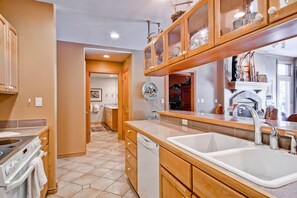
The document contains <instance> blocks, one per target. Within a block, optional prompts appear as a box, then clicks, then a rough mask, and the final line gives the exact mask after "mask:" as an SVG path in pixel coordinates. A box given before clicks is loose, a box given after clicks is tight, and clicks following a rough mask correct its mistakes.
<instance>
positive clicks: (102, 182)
mask: <svg viewBox="0 0 297 198" xmlns="http://www.w3.org/2000/svg"><path fill="white" fill-rule="evenodd" d="M114 182H115V181H114V180H111V179H106V178H103V177H102V178H100V179H98V180H96V181H95V182H93V183H92V184H91V187H92V188H95V189H98V190H102V191H104V190H105V189H106V188H108V187H109V186H110V185H111V184H113V183H114Z"/></svg>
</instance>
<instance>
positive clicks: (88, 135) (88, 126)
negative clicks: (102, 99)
mask: <svg viewBox="0 0 297 198" xmlns="http://www.w3.org/2000/svg"><path fill="white" fill-rule="evenodd" d="M90 104H91V99H90V72H88V71H87V72H86V143H87V144H88V143H90V142H91V117H90V116H91V113H90V111H91V109H90Z"/></svg>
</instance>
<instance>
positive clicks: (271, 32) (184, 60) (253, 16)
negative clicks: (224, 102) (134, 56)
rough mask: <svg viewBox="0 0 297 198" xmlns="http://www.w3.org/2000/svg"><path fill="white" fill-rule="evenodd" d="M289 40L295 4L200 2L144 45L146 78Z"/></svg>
mask: <svg viewBox="0 0 297 198" xmlns="http://www.w3.org/2000/svg"><path fill="white" fill-rule="evenodd" d="M293 36H297V0H236V1H234V0H200V1H198V2H197V3H196V4H195V5H194V6H193V7H192V8H191V9H190V10H189V11H187V12H186V13H184V14H183V15H182V16H181V17H180V18H179V19H177V20H176V21H175V22H174V23H173V24H172V25H171V26H169V27H168V28H167V30H165V31H164V32H163V33H162V34H159V35H158V36H157V37H156V38H154V39H153V41H152V42H151V43H150V44H149V45H147V47H146V48H145V50H144V53H145V75H152V76H154V75H155V76H164V75H167V74H170V73H172V72H177V71H181V70H184V69H188V68H193V67H196V66H199V65H203V64H206V63H209V62H213V61H217V60H221V59H223V58H226V57H230V56H233V55H236V54H240V53H243V52H246V51H249V50H252V49H255V48H259V47H262V46H264V45H268V44H271V43H274V42H277V41H280V40H283V39H286V38H289V37H293ZM160 49H161V50H160ZM149 51H150V52H151V54H149V53H148V52H149ZM151 60H154V61H151ZM147 62H149V63H150V64H149V65H150V66H148V65H147V64H146V63H147Z"/></svg>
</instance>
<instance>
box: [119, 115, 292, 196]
mask: <svg viewBox="0 0 297 198" xmlns="http://www.w3.org/2000/svg"><path fill="white" fill-rule="evenodd" d="M125 123H126V125H127V126H129V127H131V128H132V129H134V130H136V131H137V132H139V133H141V134H143V135H145V136H147V137H148V138H150V139H151V140H153V141H155V142H156V143H158V144H159V145H160V146H162V147H164V148H166V149H168V150H170V151H172V152H173V153H175V154H176V155H178V156H182V158H183V159H184V160H186V161H188V162H189V163H191V164H193V165H194V166H197V167H204V168H205V169H204V170H205V171H206V170H210V171H211V175H212V176H213V177H215V178H217V179H220V178H221V181H223V182H224V183H226V184H227V185H231V186H232V184H234V182H235V184H236V186H243V185H244V188H247V189H252V190H256V191H258V192H260V193H262V194H264V195H266V196H268V197H280V198H291V197H292V198H293V197H296V195H297V182H294V183H291V184H288V185H286V186H283V187H280V188H277V189H269V188H264V187H261V186H258V185H256V184H254V183H252V182H250V181H248V180H246V179H244V178H242V177H240V176H238V175H235V174H233V173H231V172H229V171H227V170H225V169H223V168H221V167H219V166H217V165H215V164H213V163H211V162H208V161H206V160H204V159H202V158H200V157H198V156H197V155H195V154H192V153H190V152H188V151H186V150H184V149H181V148H179V147H178V146H175V145H174V144H172V143H170V142H169V141H167V138H168V137H173V136H181V135H187V134H198V133H204V132H202V131H198V130H195V129H191V128H188V127H185V126H179V125H174V124H171V123H167V122H162V121H159V120H140V121H127V122H125ZM284 168H285V167H284ZM242 184H243V185H242ZM247 191H248V190H247Z"/></svg>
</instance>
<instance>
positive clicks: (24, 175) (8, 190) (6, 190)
mask: <svg viewBox="0 0 297 198" xmlns="http://www.w3.org/2000/svg"><path fill="white" fill-rule="evenodd" d="M37 154H38V153H37ZM37 154H36V155H35V156H33V157H32V159H33V158H35V157H36V156H37ZM44 155H46V153H45V152H43V151H40V153H39V157H43V156H44ZM31 161H32V160H29V161H28V163H27V164H25V165H24V167H23V168H22V169H21V171H20V172H18V174H17V175H16V176H15V177H14V178H13V180H12V181H11V183H10V184H8V185H7V186H6V187H0V198H26V197H27V179H28V177H29V176H30V175H31V174H32V171H33V170H34V168H35V167H34V166H30V162H31Z"/></svg>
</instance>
